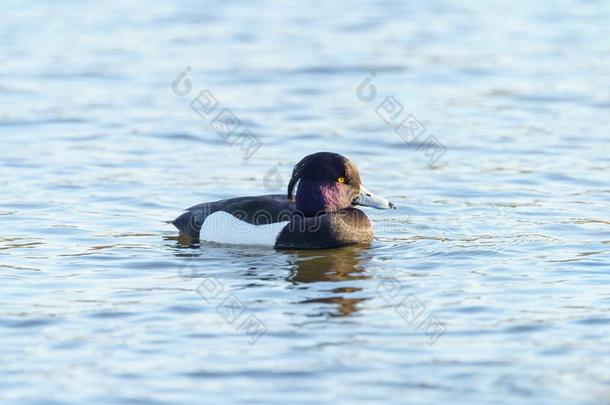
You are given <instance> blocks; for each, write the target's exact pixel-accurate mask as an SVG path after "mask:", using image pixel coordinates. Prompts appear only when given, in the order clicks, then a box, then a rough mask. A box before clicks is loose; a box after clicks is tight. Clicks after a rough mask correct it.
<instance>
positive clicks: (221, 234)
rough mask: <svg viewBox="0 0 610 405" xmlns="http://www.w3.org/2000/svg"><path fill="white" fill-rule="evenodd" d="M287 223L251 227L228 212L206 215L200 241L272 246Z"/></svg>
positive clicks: (251, 225)
mask: <svg viewBox="0 0 610 405" xmlns="http://www.w3.org/2000/svg"><path fill="white" fill-rule="evenodd" d="M288 222H289V221H284V222H276V223H273V224H268V225H253V224H249V223H247V222H246V221H242V220H240V219H237V218H235V217H234V216H233V215H231V214H229V213H228V212H224V211H218V212H215V213H213V214H210V215H208V217H207V218H206V219H205V222H204V223H203V225H202V226H201V232H200V234H199V239H200V240H201V241H207V242H216V243H228V244H233V245H260V246H273V245H275V240H276V239H277V236H278V235H279V234H280V232H281V231H282V229H283V228H284V226H286V224H287V223H288Z"/></svg>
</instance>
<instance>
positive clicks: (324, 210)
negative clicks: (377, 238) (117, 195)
mask: <svg viewBox="0 0 610 405" xmlns="http://www.w3.org/2000/svg"><path fill="white" fill-rule="evenodd" d="M357 205H361V206H368V207H373V208H377V209H389V208H394V205H393V204H392V203H391V202H389V201H388V200H386V199H384V198H381V197H377V196H376V195H374V194H373V193H371V192H370V191H368V190H367V189H366V188H364V186H363V185H362V183H361V181H360V174H359V173H358V168H357V167H356V165H355V164H354V162H352V161H351V160H350V159H348V158H346V157H344V156H342V155H339V154H337V153H332V152H318V153H314V154H312V155H308V156H306V157H304V158H303V159H302V160H301V161H300V162H299V163H297V165H296V166H295V167H294V169H293V171H292V177H291V179H290V181H289V183H288V193H287V194H286V195H284V194H271V195H262V196H256V197H238V198H230V199H226V200H220V201H213V202H207V203H203V204H199V205H195V206H193V207H191V208H188V209H187V210H186V212H185V213H183V214H182V215H180V216H179V217H178V218H176V219H175V220H174V221H173V222H172V223H173V224H174V225H175V226H176V228H178V230H179V231H180V234H181V236H188V237H190V238H194V239H196V240H201V241H209V242H217V243H231V244H243V245H267V246H273V247H274V248H276V249H325V248H335V247H340V246H345V245H352V244H361V243H370V242H371V241H372V239H373V230H372V227H371V223H370V221H369V219H368V218H367V216H366V215H365V214H364V213H363V212H362V211H360V210H359V209H357V208H354V207H355V206H357Z"/></svg>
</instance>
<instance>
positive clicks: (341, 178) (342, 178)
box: [337, 177, 345, 183]
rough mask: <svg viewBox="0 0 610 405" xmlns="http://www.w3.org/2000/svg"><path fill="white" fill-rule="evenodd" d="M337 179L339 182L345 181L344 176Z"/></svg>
mask: <svg viewBox="0 0 610 405" xmlns="http://www.w3.org/2000/svg"><path fill="white" fill-rule="evenodd" d="M337 181H338V182H339V183H345V177H339V178H338V179H337Z"/></svg>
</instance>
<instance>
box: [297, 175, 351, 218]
mask: <svg viewBox="0 0 610 405" xmlns="http://www.w3.org/2000/svg"><path fill="white" fill-rule="evenodd" d="M336 188H337V186H336V185H335V184H330V183H328V182H323V181H317V180H301V181H299V187H298V189H297V193H296V197H295V200H296V207H297V210H298V211H301V212H302V213H303V214H304V215H305V216H306V217H313V216H316V215H320V214H323V213H326V212H331V211H336V210H338V209H340V208H341V207H340V199H339V193H338V190H337V189H336Z"/></svg>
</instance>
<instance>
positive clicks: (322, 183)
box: [288, 152, 394, 216]
mask: <svg viewBox="0 0 610 405" xmlns="http://www.w3.org/2000/svg"><path fill="white" fill-rule="evenodd" d="M297 183H298V186H297ZM295 187H296V195H295V193H294V189H295ZM288 198H289V199H292V198H294V199H295V202H296V208H297V210H299V211H301V212H303V214H305V216H314V215H318V214H321V213H325V212H333V211H338V210H341V209H345V208H349V207H352V206H354V205H365V206H370V207H374V208H379V209H386V208H393V207H394V205H393V204H392V203H390V202H389V201H387V200H385V199H383V198H380V197H377V196H375V195H373V194H372V193H371V192H370V191H368V190H366V189H365V188H364V187H363V186H362V183H361V181H360V173H359V172H358V168H357V167H356V165H355V164H354V162H352V161H351V160H349V159H347V158H346V157H344V156H341V155H339V154H337V153H332V152H318V153H314V154H312V155H309V156H306V157H304V158H303V160H301V161H300V162H299V163H297V165H296V166H295V167H294V170H293V171H292V178H291V179H290V182H289V183H288Z"/></svg>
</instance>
